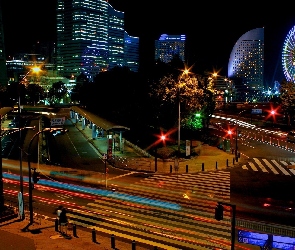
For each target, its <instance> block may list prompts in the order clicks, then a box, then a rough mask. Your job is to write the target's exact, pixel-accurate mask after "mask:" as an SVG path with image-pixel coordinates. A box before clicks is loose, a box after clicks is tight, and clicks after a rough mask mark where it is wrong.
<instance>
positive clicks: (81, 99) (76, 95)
mask: <svg viewBox="0 0 295 250" xmlns="http://www.w3.org/2000/svg"><path fill="white" fill-rule="evenodd" d="M88 85H89V80H88V78H87V77H86V75H84V74H83V73H82V74H80V75H79V76H78V77H77V80H76V85H75V86H74V88H73V89H72V92H71V101H72V102H74V103H80V104H82V105H85V102H86V101H87V99H88V96H87V86H88Z"/></svg>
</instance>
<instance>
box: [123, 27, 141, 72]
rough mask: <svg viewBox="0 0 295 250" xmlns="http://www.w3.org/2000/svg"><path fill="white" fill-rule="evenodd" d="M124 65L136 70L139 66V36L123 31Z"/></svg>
mask: <svg viewBox="0 0 295 250" xmlns="http://www.w3.org/2000/svg"><path fill="white" fill-rule="evenodd" d="M124 55H125V57H124V65H125V66H127V67H128V68H129V69H130V70H131V71H134V72H138V68H139V38H138V37H135V36H129V35H128V33H127V32H126V31H125V33H124Z"/></svg>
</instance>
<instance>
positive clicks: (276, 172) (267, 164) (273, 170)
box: [262, 159, 279, 174]
mask: <svg viewBox="0 0 295 250" xmlns="http://www.w3.org/2000/svg"><path fill="white" fill-rule="evenodd" d="M262 160H263V161H264V163H265V164H266V166H268V167H269V168H270V169H271V171H272V172H273V173H274V174H279V172H278V171H277V170H276V169H275V168H274V167H273V166H272V165H271V163H270V162H269V161H268V160H266V159H262Z"/></svg>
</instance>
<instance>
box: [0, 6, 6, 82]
mask: <svg viewBox="0 0 295 250" xmlns="http://www.w3.org/2000/svg"><path fill="white" fill-rule="evenodd" d="M7 84H8V77H7V68H6V57H5V45H4V31H3V22H2V7H1V2H0V86H1V85H7Z"/></svg>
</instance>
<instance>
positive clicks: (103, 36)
mask: <svg viewBox="0 0 295 250" xmlns="http://www.w3.org/2000/svg"><path fill="white" fill-rule="evenodd" d="M57 3H58V4H57V45H56V47H57V51H56V55H57V57H56V61H57V70H58V72H59V73H60V75H62V76H65V77H70V76H72V75H73V76H79V75H80V74H81V73H83V74H84V75H86V77H87V78H88V79H89V80H93V78H94V77H95V75H97V74H99V73H100V72H103V71H106V70H109V69H112V68H114V67H116V66H120V67H121V66H130V64H129V62H130V60H129V58H126V53H125V48H126V47H127V48H128V49H131V48H134V50H136V51H138V48H137V47H138V46H137V47H136V45H138V43H137V40H136V41H135V42H134V43H133V44H131V45H132V46H127V45H126V44H125V31H124V16H125V14H124V12H121V11H117V10H115V9H114V8H113V7H112V6H111V5H110V4H109V3H108V1H106V0H87V1H85V0H57ZM128 53H129V55H130V56H133V55H132V53H131V51H128ZM133 59H135V57H132V60H133ZM126 61H128V65H125V62H126ZM136 63H138V62H136ZM132 65H134V64H132Z"/></svg>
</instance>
